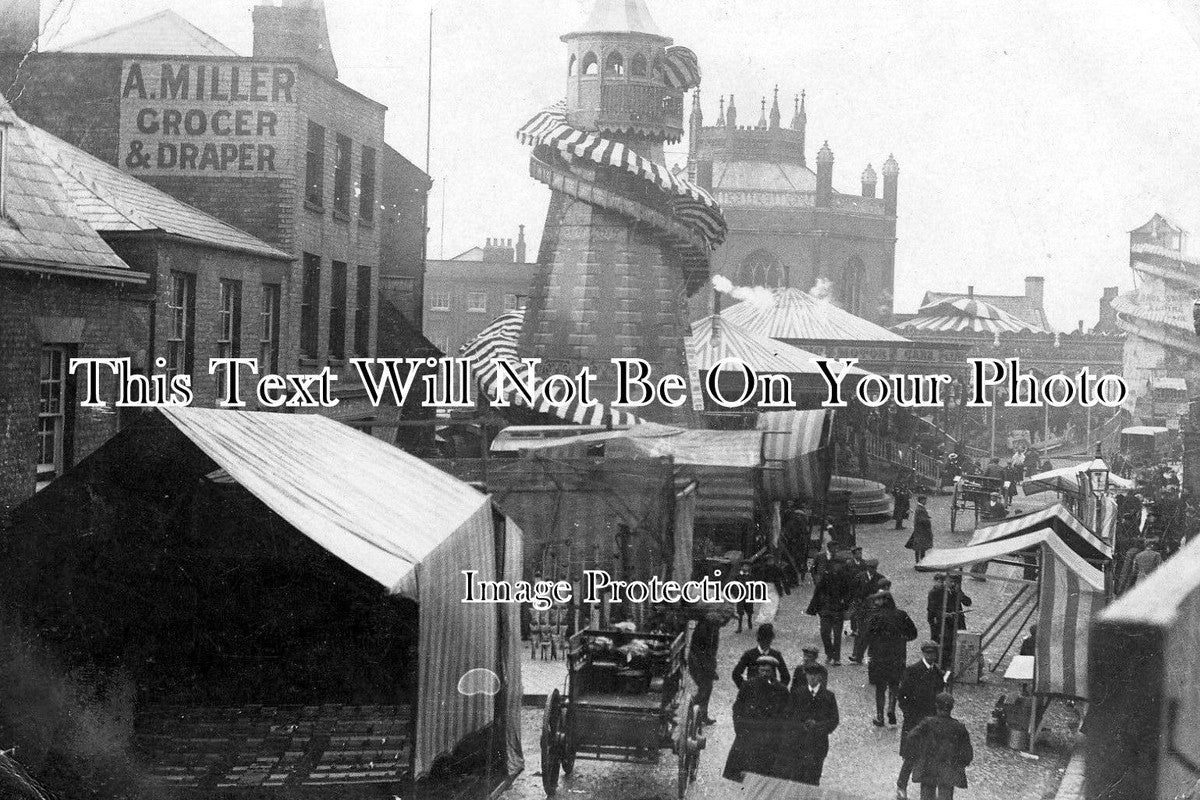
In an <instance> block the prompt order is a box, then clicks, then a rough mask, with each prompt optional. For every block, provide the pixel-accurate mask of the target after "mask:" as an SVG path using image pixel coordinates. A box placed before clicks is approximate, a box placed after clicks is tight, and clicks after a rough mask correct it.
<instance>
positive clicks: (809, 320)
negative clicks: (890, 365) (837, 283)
mask: <svg viewBox="0 0 1200 800" xmlns="http://www.w3.org/2000/svg"><path fill="white" fill-rule="evenodd" d="M771 295H772V297H773V299H774V303H772V305H771V306H770V307H764V306H761V305H758V304H757V303H756V302H755V301H754V300H743V301H742V302H740V303H735V304H734V305H732V306H730V307H729V308H728V309H726V310H725V312H724V317H725V318H727V319H729V320H730V321H731V322H734V323H736V324H738V325H740V326H742V327H743V328H744V329H745V330H747V331H749V332H750V333H756V334H760V335H762V336H769V337H771V338H772V339H820V340H841V341H847V342H907V341H909V340H908V339H905V338H904V337H903V336H901V335H900V334H898V333H896V332H894V331H889V330H888V329H887V328H883V327H880V326H879V325H876V324H875V323H874V322H870V321H868V320H865V319H863V318H862V317H857V316H855V315H854V314H851V313H850V312H849V311H846V310H844V309H841V308H838V307H837V306H836V305H834V304H833V303H831V302H829V301H827V300H819V299H817V298H816V297H814V296H813V295H811V294H809V293H808V292H806V291H803V290H802V289H793V288H786V287H785V288H779V289H772V290H771Z"/></svg>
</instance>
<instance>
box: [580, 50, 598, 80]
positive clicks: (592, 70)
mask: <svg viewBox="0 0 1200 800" xmlns="http://www.w3.org/2000/svg"><path fill="white" fill-rule="evenodd" d="M583 74H584V75H599V74H600V59H598V58H596V54H595V53H588V54H587V55H585V56H584V57H583Z"/></svg>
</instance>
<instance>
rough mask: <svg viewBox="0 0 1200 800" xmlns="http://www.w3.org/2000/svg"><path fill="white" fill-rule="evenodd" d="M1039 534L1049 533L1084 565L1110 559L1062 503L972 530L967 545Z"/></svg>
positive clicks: (1104, 546)
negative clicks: (1083, 562)
mask: <svg viewBox="0 0 1200 800" xmlns="http://www.w3.org/2000/svg"><path fill="white" fill-rule="evenodd" d="M1039 530H1051V531H1054V533H1055V534H1056V535H1057V536H1058V537H1059V538H1060V539H1061V540H1062V541H1063V542H1064V543H1065V544H1066V545H1067V547H1070V548H1071V549H1072V550H1074V551H1075V552H1076V553H1078V554H1079V557H1080V558H1083V559H1086V560H1088V561H1108V560H1109V559H1111V558H1112V547H1110V546H1109V545H1107V544H1105V543H1104V542H1102V541H1100V540H1099V539H1097V538H1096V536H1095V534H1094V533H1092V531H1091V530H1089V529H1088V528H1087V526H1086V525H1084V524H1083V523H1082V522H1080V521H1079V519H1078V518H1076V516H1075V515H1074V514H1072V513H1071V512H1070V511H1069V510H1068V509H1067V507H1066V506H1064V505H1063V504H1062V503H1054V504H1053V505H1049V506H1047V507H1046V508H1041V509H1038V510H1037V511H1030V512H1029V513H1028V514H1021V515H1020V516H1016V517H1009V518H1008V519H1005V520H1001V521H999V522H997V523H995V524H994V525H983V526H980V527H979V528H977V529H976V531H975V534H974V536H972V537H971V541H970V542H969V544H971V545H980V544H987V543H989V542H998V541H1001V540H1003V539H1011V538H1012V537H1014V536H1023V535H1024V534H1026V533H1032V532H1034V531H1039Z"/></svg>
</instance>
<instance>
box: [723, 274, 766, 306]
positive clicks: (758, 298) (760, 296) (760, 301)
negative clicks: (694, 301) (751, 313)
mask: <svg viewBox="0 0 1200 800" xmlns="http://www.w3.org/2000/svg"><path fill="white" fill-rule="evenodd" d="M712 285H713V288H714V289H716V290H717V291H718V292H720V293H721V294H727V295H729V296H730V297H732V298H733V299H734V300H749V301H750V302H751V303H753V304H754V305H756V306H758V307H759V308H763V309H766V308H773V307H774V306H775V295H773V294H771V290H770V289H768V288H766V287H765V286H734V285H733V281H731V280H729V278H726V277H725V276H724V275H713V276H712Z"/></svg>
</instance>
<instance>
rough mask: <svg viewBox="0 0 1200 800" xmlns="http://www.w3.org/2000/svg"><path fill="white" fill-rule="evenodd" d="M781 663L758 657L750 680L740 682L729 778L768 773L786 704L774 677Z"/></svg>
mask: <svg viewBox="0 0 1200 800" xmlns="http://www.w3.org/2000/svg"><path fill="white" fill-rule="evenodd" d="M759 630H761V628H760V629H759ZM782 666H783V665H782V664H780V663H778V661H777V660H776V659H775V658H774V657H773V656H759V657H758V658H756V659H755V660H754V664H753V666H752V667H751V669H752V670H753V671H752V673H751V675H750V679H749V680H746V681H742V682H740V683H739V686H740V688H739V689H738V696H737V700H735V701H734V703H733V730H734V732H735V733H736V737H735V738H734V740H733V747H731V748H730V749H729V757H728V758H727V759H725V772H724V776H725V777H726V778H727V779H729V780H731V781H738V782H740V781H741V780H742V778H743V777H745V774H746V773H747V772H754V773H757V774H759V775H770V774H771V769H772V767H773V765H774V763H775V757H776V752H777V750H778V746H779V745H778V742H779V736H780V730H781V728H780V723H781V722H782V719H781V717H782V715H783V712H784V710H785V709H786V707H787V704H788V692H787V689H786V688H784V687H783V685H781V684H780V683H779V682H778V681H777V680H775V675H776V674H777V672H778V671H779V669H780V668H781V667H782Z"/></svg>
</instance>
